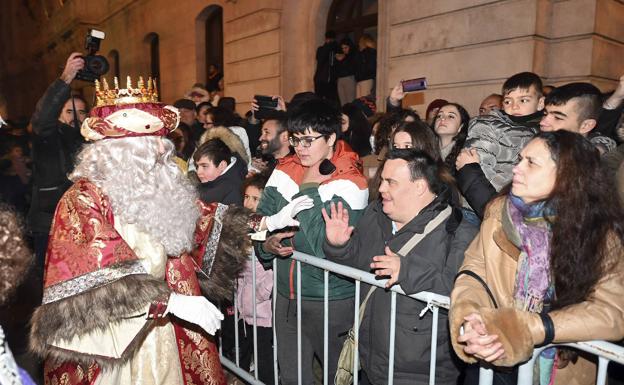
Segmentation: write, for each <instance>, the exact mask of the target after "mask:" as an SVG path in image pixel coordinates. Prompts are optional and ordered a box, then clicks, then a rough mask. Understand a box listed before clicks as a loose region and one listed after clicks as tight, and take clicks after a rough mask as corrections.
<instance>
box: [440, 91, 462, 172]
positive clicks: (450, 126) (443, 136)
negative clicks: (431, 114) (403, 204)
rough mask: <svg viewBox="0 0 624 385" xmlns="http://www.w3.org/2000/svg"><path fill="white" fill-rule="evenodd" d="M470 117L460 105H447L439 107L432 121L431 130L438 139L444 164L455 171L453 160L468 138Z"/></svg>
mask: <svg viewBox="0 0 624 385" xmlns="http://www.w3.org/2000/svg"><path fill="white" fill-rule="evenodd" d="M469 121H470V115H469V114H468V111H466V109H465V108H464V107H462V106H461V105H460V104H457V103H447V104H445V105H443V106H442V107H440V109H439V110H438V115H437V116H436V118H435V120H434V121H433V129H434V131H435V133H436V134H437V135H438V138H440V152H441V153H442V158H443V159H444V163H445V164H446V166H447V167H448V168H449V170H451V171H453V172H454V171H455V160H456V159H457V155H459V152H460V151H461V149H462V148H463V147H464V143H465V142H466V137H467V136H468V122H469Z"/></svg>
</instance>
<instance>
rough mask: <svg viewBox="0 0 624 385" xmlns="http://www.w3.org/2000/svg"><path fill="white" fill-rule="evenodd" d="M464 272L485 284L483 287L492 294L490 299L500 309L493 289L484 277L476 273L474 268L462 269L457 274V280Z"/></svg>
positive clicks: (489, 294)
mask: <svg viewBox="0 0 624 385" xmlns="http://www.w3.org/2000/svg"><path fill="white" fill-rule="evenodd" d="M464 274H465V275H468V276H470V277H472V278H474V279H476V280H477V282H479V283H480V284H481V285H482V286H483V288H484V289H485V291H486V292H487V294H488V296H490V300H491V301H492V303H493V304H494V308H496V309H498V303H496V300H495V299H494V294H492V291H491V290H490V288H489V287H488V285H487V283H485V281H484V280H483V278H481V277H479V275H478V274H477V273H475V272H474V271H472V270H462V271H460V272H459V273H457V275H456V276H455V281H457V278H459V276H460V275H464Z"/></svg>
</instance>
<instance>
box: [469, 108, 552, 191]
mask: <svg viewBox="0 0 624 385" xmlns="http://www.w3.org/2000/svg"><path fill="white" fill-rule="evenodd" d="M542 116H543V114H542V112H541V111H537V112H536V113H534V114H531V115H527V116H519V117H516V116H510V115H507V114H506V113H505V112H504V111H500V110H494V111H492V112H491V113H490V115H484V116H477V117H476V118H473V119H472V120H471V121H470V125H469V126H468V137H467V138H466V143H465V144H464V147H465V148H474V149H476V150H477V153H478V154H479V163H480V164H481V168H482V169H483V173H484V174H485V176H486V178H487V179H488V180H489V181H490V183H491V184H492V186H494V188H495V189H496V191H500V189H501V188H503V186H505V185H506V184H507V183H509V182H510V181H511V177H512V174H511V170H512V169H513V166H514V164H515V163H516V159H517V157H518V154H519V153H520V150H522V149H523V148H524V146H525V145H526V144H527V143H528V142H529V141H530V140H531V138H533V136H534V135H535V134H537V133H538V132H539V122H540V120H541V118H542Z"/></svg>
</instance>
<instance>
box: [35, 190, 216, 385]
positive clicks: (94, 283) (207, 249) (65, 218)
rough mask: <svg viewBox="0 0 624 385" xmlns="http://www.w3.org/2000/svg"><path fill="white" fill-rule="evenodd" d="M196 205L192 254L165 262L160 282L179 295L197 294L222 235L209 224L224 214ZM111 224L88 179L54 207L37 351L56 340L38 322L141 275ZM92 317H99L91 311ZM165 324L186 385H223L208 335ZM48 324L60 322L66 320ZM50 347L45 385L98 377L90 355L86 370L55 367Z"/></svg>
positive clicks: (105, 203) (68, 364)
mask: <svg viewBox="0 0 624 385" xmlns="http://www.w3.org/2000/svg"><path fill="white" fill-rule="evenodd" d="M198 204H199V205H200V207H201V216H200V219H199V221H198V223H197V227H196V231H195V245H194V246H195V247H194V249H193V252H192V254H189V253H184V254H183V255H181V256H176V257H168V258H167V261H166V269H165V279H166V284H167V286H168V287H169V288H170V289H171V290H172V291H174V292H176V293H179V294H183V295H201V292H200V287H199V283H198V278H197V275H196V274H197V273H198V271H199V270H200V269H203V270H209V269H210V266H206V265H207V264H211V261H212V258H214V254H215V252H216V245H217V244H218V242H219V236H220V229H221V228H220V225H221V223H220V220H219V221H215V220H214V218H215V215H216V216H219V215H223V212H224V211H225V210H226V207H224V206H220V205H217V204H211V205H206V204H203V203H198ZM114 224H115V218H114V215H113V211H112V209H111V205H110V202H109V200H108V198H107V197H106V196H105V195H104V194H103V193H102V191H101V190H99V189H98V188H97V187H96V186H95V185H94V184H92V183H91V182H89V181H87V180H80V181H78V182H76V183H75V184H74V185H73V186H72V187H71V188H70V189H69V190H68V191H67V192H66V194H65V195H64V196H63V198H62V199H61V201H60V202H59V205H58V206H57V210H56V213H55V217H54V222H53V225H52V231H51V234H50V241H49V247H48V251H47V256H46V270H45V279H44V287H45V289H44V305H43V306H42V307H41V308H39V309H38V312H40V314H39V315H37V314H36V316H35V317H34V318H33V330H34V333H35V334H37V338H36V339H35V340H39V341H40V342H41V344H42V345H46V342H48V343H49V342H51V341H52V340H53V339H54V338H58V337H57V336H53V335H52V334H46V331H45V330H44V331H42V329H44V328H45V325H43V324H42V322H48V321H49V320H50V318H49V317H57V316H58V317H60V318H62V317H64V315H62V314H61V315H60V316H59V315H58V312H54V311H51V309H52V307H54V306H60V305H62V304H63V301H72V300H73V299H75V297H77V296H80V295H85V294H88V293H89V292H90V291H95V290H99V289H100V288H102V287H103V286H106V285H111V286H110V287H112V288H119V289H124V287H123V282H125V281H124V280H129V279H132V277H133V275H145V274H146V273H145V270H144V269H143V268H142V265H141V263H140V261H139V257H137V255H136V254H135V253H134V251H133V250H132V248H130V246H129V245H128V244H127V243H126V242H125V241H124V239H123V238H122V237H121V235H120V234H119V233H118V232H117V230H115V227H114ZM215 224H216V226H215ZM148 278H149V277H148ZM120 285H122V286H120ZM164 290H166V288H165V289H164ZM128 294H129V295H132V294H131V293H128ZM66 303H69V302H66ZM91 306H93V307H94V308H93V309H95V308H97V306H99V304H97V303H94V304H92V305H91ZM102 310H103V311H108V313H109V314H113V313H115V309H102ZM85 311H89V309H85ZM93 313H94V314H97V312H96V311H93ZM114 317H115V316H114V315H111V316H110V321H111V322H114V321H115V318H114ZM169 320H170V322H172V323H173V326H174V330H175V336H176V344H177V356H178V357H179V360H180V365H179V366H180V367H181V369H182V378H184V385H193V384H212V385H225V383H226V381H225V376H224V373H223V369H222V367H221V363H220V361H219V354H218V351H217V348H216V346H215V343H214V340H213V337H212V336H209V335H208V334H206V333H204V332H202V331H200V332H197V330H198V329H193V330H194V332H192V331H190V330H189V329H187V328H185V327H184V326H183V325H181V324H180V323H176V321H175V319H174V318H170V319H169ZM54 321H58V322H59V323H60V324H62V323H64V321H68V320H63V319H60V320H54ZM65 323H66V324H67V323H68V322H65ZM72 325H73V326H72V327H74V328H76V329H77V330H72V332H73V333H75V334H76V335H80V334H81V333H82V331H81V330H79V329H80V323H79V322H78V326H77V327H76V326H75V324H73V323H72ZM51 333H53V332H51ZM53 337H54V338H53ZM143 337H144V336H143ZM136 338H141V337H140V336H137V337H136ZM46 340H47V341H46ZM35 344H36V343H35ZM137 346H138V347H136V349H141V347H140V343H139V344H138V345H137ZM47 349H48V346H44V347H43V348H40V349H39V350H40V351H41V350H44V352H43V353H42V354H46V352H47V351H48V350H47ZM50 349H52V352H53V354H52V356H54V357H57V359H47V360H46V364H45V383H46V384H50V385H56V384H80V385H86V384H93V383H94V382H95V381H96V379H97V377H98V375H100V372H101V368H100V366H99V365H98V363H96V362H95V361H93V360H89V357H86V359H83V358H81V359H83V362H90V363H89V364H85V363H82V364H80V363H78V362H76V361H71V360H68V359H64V360H62V361H59V359H58V357H59V356H60V358H61V359H63V358H64V357H66V356H64V355H63V354H64V353H65V352H63V351H62V350H61V351H60V352H59V351H58V349H56V350H55V349H54V347H50ZM57 353H58V354H57ZM48 357H50V355H48ZM70 357H71V356H70ZM113 362H114V361H113ZM159 364H160V365H162V364H163V363H162V362H161V363H159ZM113 365H115V364H114V363H113ZM176 366H177V363H176Z"/></svg>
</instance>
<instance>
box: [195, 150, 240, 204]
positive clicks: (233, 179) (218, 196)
mask: <svg viewBox="0 0 624 385" xmlns="http://www.w3.org/2000/svg"><path fill="white" fill-rule="evenodd" d="M233 158H234V159H236V160H235V161H234V164H233V165H232V167H230V168H229V169H227V171H226V172H225V173H224V174H223V175H219V176H218V177H217V179H215V180H213V181H210V182H205V183H201V184H200V185H199V186H198V187H197V189H198V191H199V198H200V199H201V200H202V202H204V203H214V202H218V203H223V204H224V205H231V204H234V205H238V206H242V205H243V192H242V189H243V180H245V175H247V165H246V164H245V162H243V160H242V159H241V158H239V157H237V156H235V157H233Z"/></svg>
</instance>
